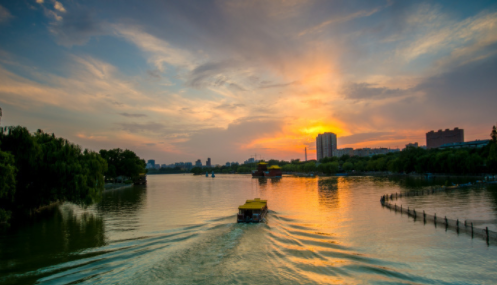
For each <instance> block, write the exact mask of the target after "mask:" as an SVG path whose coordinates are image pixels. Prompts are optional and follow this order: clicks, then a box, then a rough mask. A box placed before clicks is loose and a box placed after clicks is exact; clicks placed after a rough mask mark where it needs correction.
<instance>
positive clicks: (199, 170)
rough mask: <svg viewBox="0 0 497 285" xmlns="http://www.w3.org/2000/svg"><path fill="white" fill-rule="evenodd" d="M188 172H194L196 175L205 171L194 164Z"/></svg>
mask: <svg viewBox="0 0 497 285" xmlns="http://www.w3.org/2000/svg"><path fill="white" fill-rule="evenodd" d="M190 172H191V173H193V174H196V175H200V174H202V173H205V171H203V170H202V167H198V166H195V167H194V168H192V170H190Z"/></svg>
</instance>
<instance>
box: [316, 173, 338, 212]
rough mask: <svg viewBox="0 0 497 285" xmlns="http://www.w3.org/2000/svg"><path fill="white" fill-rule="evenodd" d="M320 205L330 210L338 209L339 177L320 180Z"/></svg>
mask: <svg viewBox="0 0 497 285" xmlns="http://www.w3.org/2000/svg"><path fill="white" fill-rule="evenodd" d="M318 194H319V204H322V205H324V206H327V207H330V208H337V207H338V204H339V199H338V177H332V178H318Z"/></svg>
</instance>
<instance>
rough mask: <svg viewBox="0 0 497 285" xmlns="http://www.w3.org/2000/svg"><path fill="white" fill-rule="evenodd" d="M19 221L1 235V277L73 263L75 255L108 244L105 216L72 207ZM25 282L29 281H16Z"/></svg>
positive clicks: (67, 205)
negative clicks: (106, 240)
mask: <svg viewBox="0 0 497 285" xmlns="http://www.w3.org/2000/svg"><path fill="white" fill-rule="evenodd" d="M16 222H18V223H13V224H12V226H11V227H10V228H8V229H6V230H5V231H4V232H3V233H1V234H0V253H1V258H0V276H2V275H3V276H5V275H7V274H12V273H25V272H28V271H32V270H36V269H39V268H44V267H47V266H51V265H55V264H59V263H63V262H67V261H70V260H74V259H77V258H79V257H78V256H76V255H74V254H73V253H75V252H79V251H82V250H84V249H88V248H94V247H100V246H103V245H104V244H105V227H104V222H103V219H102V217H101V216H98V215H97V214H96V213H95V212H94V211H92V210H83V209H82V208H80V207H78V206H76V205H73V204H68V203H66V204H63V205H62V206H60V207H55V208H53V209H51V210H47V211H44V212H43V214H42V215H37V216H35V217H33V218H30V219H27V220H24V221H16ZM25 277H26V278H28V276H25ZM30 278H35V279H34V280H36V279H37V278H39V276H38V277H35V276H31V277H30ZM34 280H33V281H34ZM25 282H28V280H24V281H21V280H17V281H13V283H25Z"/></svg>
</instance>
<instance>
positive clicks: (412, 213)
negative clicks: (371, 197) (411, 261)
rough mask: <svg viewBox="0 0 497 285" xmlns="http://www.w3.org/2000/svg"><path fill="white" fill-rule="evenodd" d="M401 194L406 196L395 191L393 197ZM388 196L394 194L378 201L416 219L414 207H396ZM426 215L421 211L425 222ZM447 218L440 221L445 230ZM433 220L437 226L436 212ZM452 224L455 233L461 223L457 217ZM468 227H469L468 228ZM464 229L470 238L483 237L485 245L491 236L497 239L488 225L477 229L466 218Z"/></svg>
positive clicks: (447, 222) (488, 242)
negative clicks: (389, 200)
mask: <svg viewBox="0 0 497 285" xmlns="http://www.w3.org/2000/svg"><path fill="white" fill-rule="evenodd" d="M402 196H408V195H405V194H404V195H402V194H400V195H397V193H396V196H395V197H396V198H397V197H402ZM390 197H392V198H393V197H394V196H392V195H383V196H382V197H381V200H380V202H381V204H382V206H384V207H387V208H389V209H392V210H394V211H395V212H397V211H400V212H401V213H407V215H408V216H411V217H413V218H414V220H415V221H416V219H417V217H418V213H417V212H416V209H412V210H411V209H410V208H409V207H407V210H406V209H405V208H403V207H402V205H400V207H398V206H397V204H394V205H392V204H391V203H389V202H387V200H388V199H389V198H390ZM392 198H390V199H392ZM427 216H431V215H428V214H426V213H425V211H423V222H424V223H425V224H426V221H427ZM449 220H450V219H447V216H445V217H444V219H443V222H442V223H444V224H445V229H446V230H447V229H448V228H449V226H450V225H449ZM451 221H453V220H451ZM433 222H434V224H435V226H437V214H436V213H435V214H434V215H433ZM454 224H455V228H456V231H457V233H459V232H460V230H461V229H462V228H461V226H460V225H461V224H462V223H461V222H459V219H457V220H455V221H454ZM468 227H469V229H468ZM464 231H465V232H467V233H468V234H469V233H471V237H472V238H473V237H474V236H475V234H477V235H479V236H481V237H483V238H485V240H486V242H487V245H490V239H491V237H492V239H496V240H497V233H495V232H492V231H490V230H489V229H488V227H485V229H479V228H476V227H474V226H473V222H470V223H468V222H467V221H466V220H465V221H464Z"/></svg>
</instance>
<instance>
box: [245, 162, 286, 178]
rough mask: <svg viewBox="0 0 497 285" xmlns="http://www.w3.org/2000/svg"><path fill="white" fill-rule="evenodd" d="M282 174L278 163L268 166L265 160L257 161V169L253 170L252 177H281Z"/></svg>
mask: <svg viewBox="0 0 497 285" xmlns="http://www.w3.org/2000/svg"><path fill="white" fill-rule="evenodd" d="M282 175H283V172H281V167H279V166H278V165H272V166H269V167H267V163H266V162H264V161H260V162H259V163H257V170H252V177H281V176H282Z"/></svg>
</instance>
